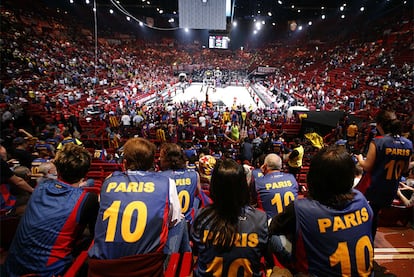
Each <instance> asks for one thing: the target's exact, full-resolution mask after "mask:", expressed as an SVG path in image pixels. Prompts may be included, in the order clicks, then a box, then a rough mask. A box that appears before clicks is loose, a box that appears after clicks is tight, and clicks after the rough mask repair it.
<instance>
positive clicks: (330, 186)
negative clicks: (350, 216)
mask: <svg viewBox="0 0 414 277" xmlns="http://www.w3.org/2000/svg"><path fill="white" fill-rule="evenodd" d="M354 177H355V163H354V161H353V160H352V157H351V155H350V154H349V153H348V152H347V151H346V150H345V149H344V148H343V147H340V146H337V145H332V146H329V147H326V148H322V149H321V150H319V152H318V153H317V154H316V155H315V156H314V157H313V158H312V160H311V164H310V167H309V172H308V175H307V183H308V187H309V196H310V197H311V198H313V199H315V200H317V201H319V202H321V203H323V204H325V205H328V206H341V205H343V204H345V203H346V202H347V201H348V200H350V199H352V197H353V194H352V191H351V188H352V186H353V182H354Z"/></svg>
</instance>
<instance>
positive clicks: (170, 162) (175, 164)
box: [160, 143, 186, 170]
mask: <svg viewBox="0 0 414 277" xmlns="http://www.w3.org/2000/svg"><path fill="white" fill-rule="evenodd" d="M185 162H186V161H185V158H184V153H183V151H182V149H181V147H180V146H179V145H178V144H175V143H164V144H163V145H161V149H160V167H161V170H167V169H182V168H185V167H186V164H185Z"/></svg>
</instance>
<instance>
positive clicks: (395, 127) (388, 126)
mask: <svg viewBox="0 0 414 277" xmlns="http://www.w3.org/2000/svg"><path fill="white" fill-rule="evenodd" d="M375 121H376V122H377V123H378V124H379V125H381V127H382V129H383V130H384V133H385V134H391V135H393V136H396V135H400V134H401V130H402V124H401V121H399V120H398V118H397V116H396V114H395V112H394V111H392V110H385V109H383V110H380V111H379V112H378V114H377V115H376V117H375Z"/></svg>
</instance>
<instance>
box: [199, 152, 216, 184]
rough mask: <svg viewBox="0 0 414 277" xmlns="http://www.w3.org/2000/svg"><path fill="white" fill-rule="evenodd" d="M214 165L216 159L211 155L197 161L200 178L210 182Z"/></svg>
mask: <svg viewBox="0 0 414 277" xmlns="http://www.w3.org/2000/svg"><path fill="white" fill-rule="evenodd" d="M215 165H216V159H215V158H214V157H213V156H211V155H204V156H202V157H201V158H200V159H199V160H198V172H199V173H200V178H202V179H203V180H207V181H210V180H211V174H212V173H213V169H214V166H215Z"/></svg>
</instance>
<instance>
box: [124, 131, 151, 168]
mask: <svg viewBox="0 0 414 277" xmlns="http://www.w3.org/2000/svg"><path fill="white" fill-rule="evenodd" d="M155 151H156V147H155V145H154V144H153V143H152V142H150V141H149V140H146V139H144V138H131V139H129V140H128V141H127V142H126V143H125V144H124V164H125V168H126V169H129V170H142V171H146V170H149V169H151V168H152V167H153V165H154V156H155Z"/></svg>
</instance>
